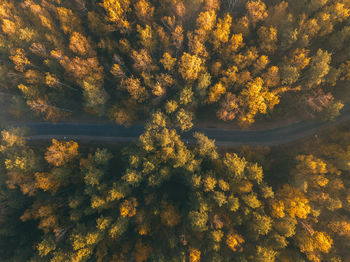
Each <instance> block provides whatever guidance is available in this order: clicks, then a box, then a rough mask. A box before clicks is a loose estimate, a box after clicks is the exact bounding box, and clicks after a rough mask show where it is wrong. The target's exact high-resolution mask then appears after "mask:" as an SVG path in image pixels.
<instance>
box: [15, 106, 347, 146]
mask: <svg viewBox="0 0 350 262" xmlns="http://www.w3.org/2000/svg"><path fill="white" fill-rule="evenodd" d="M349 121H350V106H346V107H344V109H343V110H342V114H341V115H340V116H339V117H338V118H337V119H336V120H335V121H330V122H322V121H317V120H312V121H304V122H298V123H294V124H291V125H288V126H284V127H280V128H275V129H265V130H257V131H247V130H229V129H218V128H193V129H192V130H191V131H190V132H187V133H184V134H182V135H181V136H182V138H183V139H184V141H187V143H190V144H192V143H193V138H192V134H193V132H201V133H204V134H205V135H207V136H208V137H209V138H211V139H215V141H216V145H218V146H240V145H252V146H255V145H262V146H273V145H279V144H286V143H290V142H293V141H296V140H298V139H301V138H304V137H308V136H313V135H315V134H317V132H320V131H323V130H326V129H328V128H330V127H333V126H336V125H339V124H342V123H346V122H349ZM15 125H16V126H26V127H28V128H29V129H30V133H29V136H28V137H27V139H28V140H49V139H52V138H56V139H67V140H70V139H72V140H76V141H81V142H98V143H119V142H130V141H136V140H137V139H138V137H139V136H140V135H141V134H142V132H143V131H144V127H143V126H137V125H136V126H131V127H129V128H126V127H124V126H120V125H116V124H92V123H71V122H59V123H56V124H54V123H48V122H35V123H18V124H15ZM315 137H317V136H315Z"/></svg>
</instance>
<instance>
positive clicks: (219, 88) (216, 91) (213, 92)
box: [208, 82, 226, 103]
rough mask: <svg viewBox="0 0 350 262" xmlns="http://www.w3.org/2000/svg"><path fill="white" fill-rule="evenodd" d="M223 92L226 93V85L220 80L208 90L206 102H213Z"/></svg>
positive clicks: (217, 99)
mask: <svg viewBox="0 0 350 262" xmlns="http://www.w3.org/2000/svg"><path fill="white" fill-rule="evenodd" d="M225 93H226V87H225V86H224V85H223V84H222V83H221V82H219V83H217V84H215V85H214V86H213V87H211V88H210V90H209V94H208V103H215V102H217V101H219V100H220V98H221V96H222V95H223V94H225Z"/></svg>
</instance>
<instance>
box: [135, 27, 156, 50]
mask: <svg viewBox="0 0 350 262" xmlns="http://www.w3.org/2000/svg"><path fill="white" fill-rule="evenodd" d="M136 29H137V33H138V38H139V41H140V44H141V45H142V46H143V47H144V48H146V49H152V47H153V46H154V44H155V42H154V40H153V32H152V28H151V27H150V26H149V25H146V26H145V28H143V27H141V26H140V25H137V27H136Z"/></svg>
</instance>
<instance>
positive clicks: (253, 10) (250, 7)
mask: <svg viewBox="0 0 350 262" xmlns="http://www.w3.org/2000/svg"><path fill="white" fill-rule="evenodd" d="M246 9H247V11H248V15H249V19H250V20H251V21H252V23H253V24H256V23H257V22H259V21H260V20H264V19H265V18H267V16H268V13H267V10H266V5H265V3H264V2H262V1H260V0H258V1H254V0H251V1H248V2H247V3H246Z"/></svg>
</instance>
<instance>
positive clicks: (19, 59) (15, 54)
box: [10, 48, 30, 72]
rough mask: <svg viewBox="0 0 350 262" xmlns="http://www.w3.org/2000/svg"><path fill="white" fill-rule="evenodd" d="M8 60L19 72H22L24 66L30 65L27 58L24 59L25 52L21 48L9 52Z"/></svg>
mask: <svg viewBox="0 0 350 262" xmlns="http://www.w3.org/2000/svg"><path fill="white" fill-rule="evenodd" d="M10 59H11V60H12V62H13V63H14V65H15V69H16V70H17V71H19V72H23V71H24V69H25V66H26V65H29V64H30V62H29V60H28V58H27V57H26V53H25V51H24V50H23V49H21V48H18V49H16V50H11V56H10Z"/></svg>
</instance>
